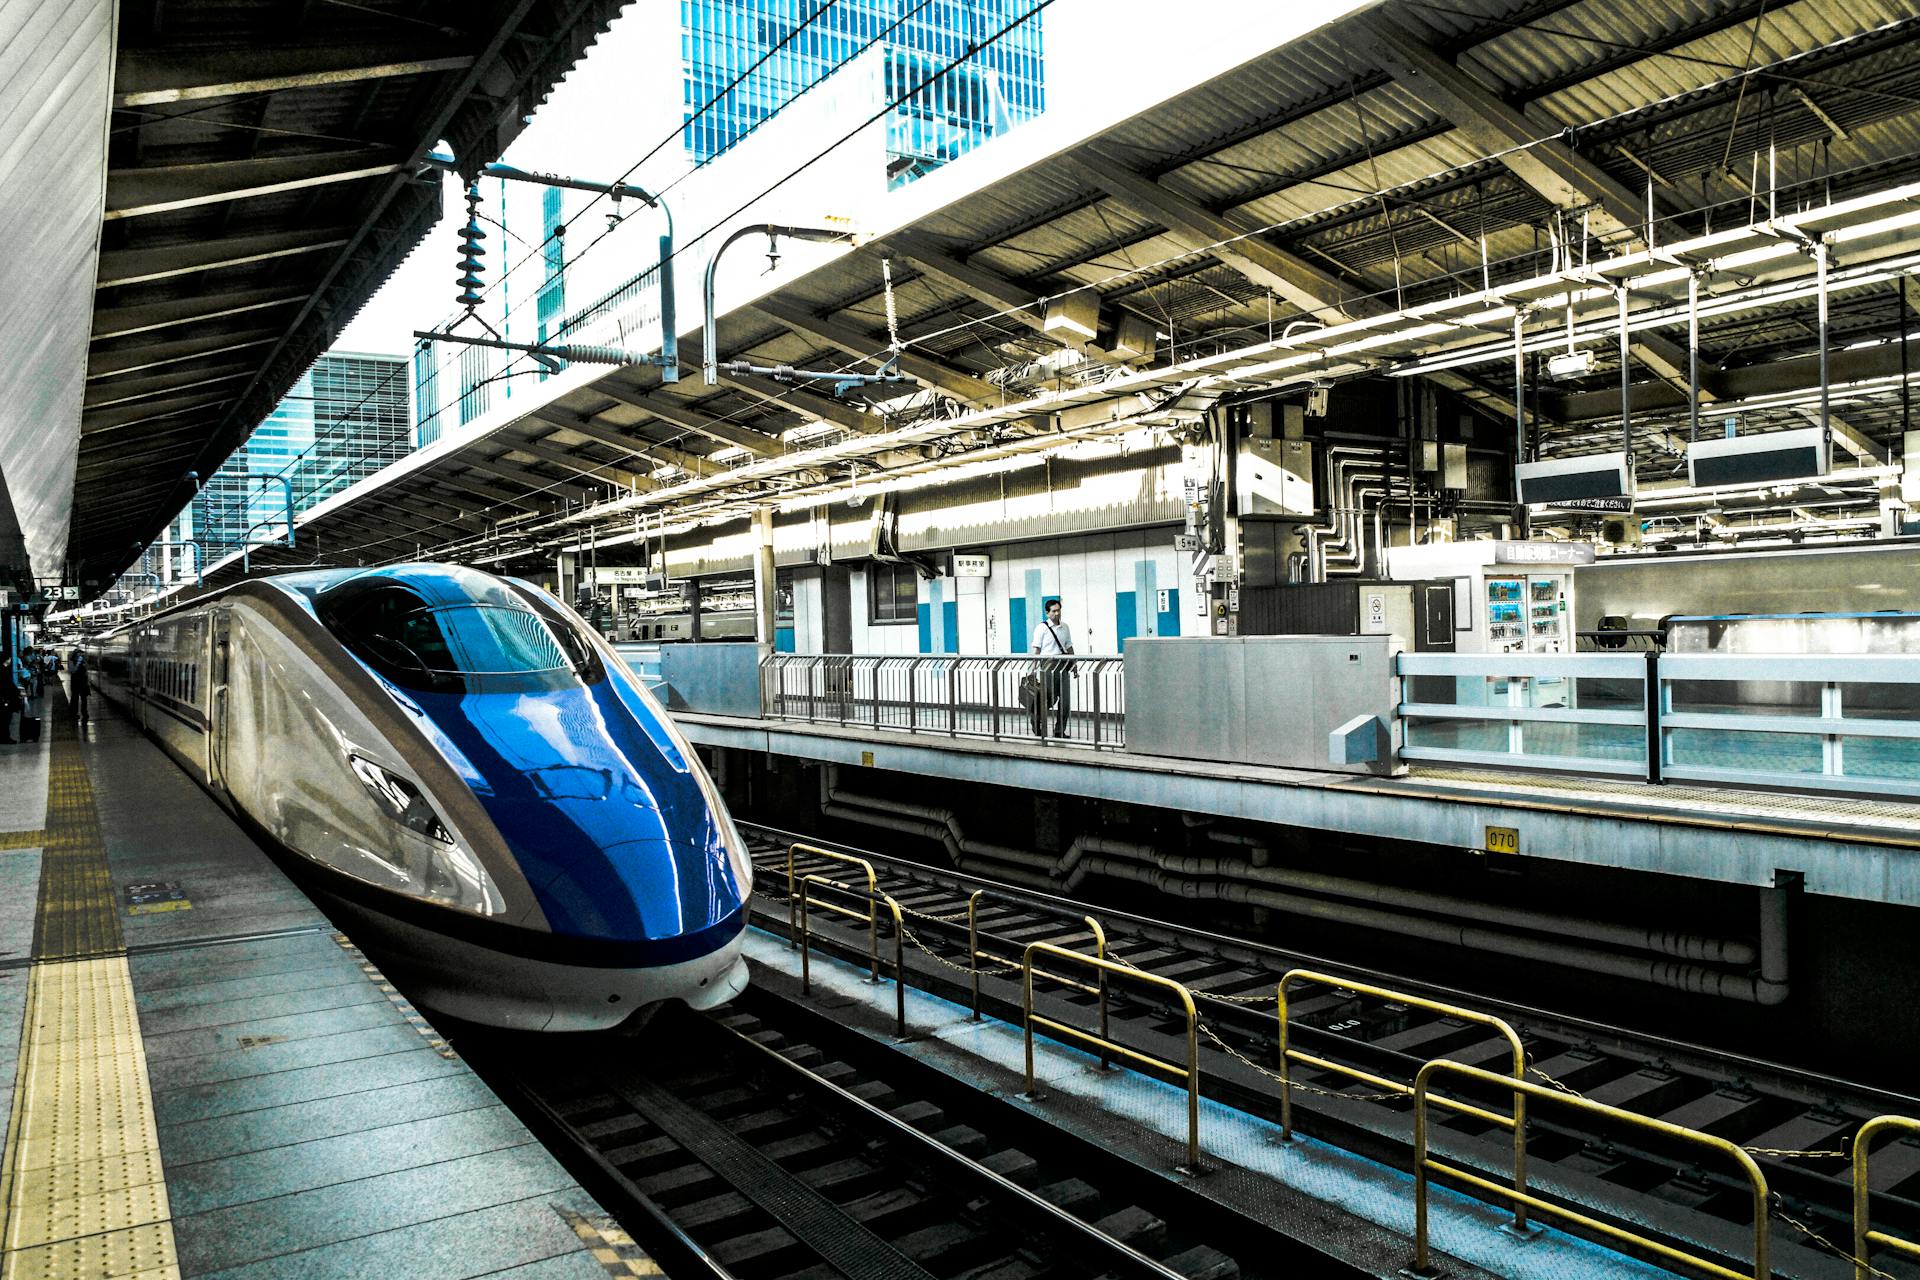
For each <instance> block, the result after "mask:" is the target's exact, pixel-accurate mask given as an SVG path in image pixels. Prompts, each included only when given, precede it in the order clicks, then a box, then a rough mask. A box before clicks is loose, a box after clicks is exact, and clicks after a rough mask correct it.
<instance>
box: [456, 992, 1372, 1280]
mask: <svg viewBox="0 0 1920 1280" xmlns="http://www.w3.org/2000/svg"><path fill="white" fill-rule="evenodd" d="M468 1053H469V1055H470V1057H477V1060H476V1066H477V1067H478V1068H479V1069H481V1070H482V1072H483V1074H487V1075H489V1076H490V1077H491V1078H492V1079H493V1080H494V1082H495V1083H496V1084H497V1085H505V1086H506V1087H507V1091H508V1092H509V1093H510V1095H511V1096H515V1097H516V1098H517V1100H518V1101H519V1103H520V1104H521V1106H522V1107H523V1109H526V1110H529V1111H531V1112H532V1113H533V1114H534V1115H535V1117H536V1118H537V1119H538V1121H539V1122H540V1124H541V1127H543V1128H544V1129H545V1130H546V1131H547V1136H548V1138H549V1140H550V1145H553V1146H555V1148H556V1149H557V1150H559V1151H560V1152H561V1154H562V1155H563V1157H570V1158H571V1159H572V1161H573V1162H574V1163H575V1164H576V1165H581V1164H584V1165H585V1166H587V1167H588V1172H589V1174H590V1175H591V1176H590V1177H589V1179H588V1180H589V1182H590V1183H594V1184H597V1186H596V1190H598V1191H599V1192H600V1194H601V1195H602V1198H603V1200H604V1201H605V1202H606V1203H607V1204H608V1205H609V1206H610V1207H613V1208H614V1209H615V1212H616V1214H618V1215H619V1216H620V1217H621V1218H622V1220H623V1224H624V1225H626V1227H627V1229H628V1230H629V1231H630V1232H631V1234H632V1235H633V1236H634V1238H635V1240H636V1241H637V1242H638V1243H639V1244H640V1245H641V1246H642V1247H644V1248H645V1249H646V1250H647V1251H648V1252H649V1254H651V1256H652V1257H653V1258H654V1259H655V1260H656V1261H657V1262H658V1263H660V1264H661V1265H662V1266H663V1267H664V1268H665V1270H666V1271H667V1273H668V1274H670V1275H673V1276H675V1277H677V1278H680V1280H684V1278H685V1277H693V1276H708V1277H716V1278H717V1277H726V1276H734V1277H740V1280H763V1278H764V1280H773V1278H775V1277H795V1278H799V1280H829V1278H830V1277H836V1276H847V1277H852V1278H853V1280H869V1278H871V1280H921V1278H928V1277H938V1278H940V1280H948V1278H957V1277H968V1278H970V1280H1042V1278H1045V1280H1054V1278H1058V1280H1071V1278H1073V1277H1114V1278H1116V1280H1123V1278H1127V1280H1130V1278H1135V1277H1140V1278H1147V1280H1173V1278H1175V1277H1185V1278H1187V1280H1235V1278H1236V1277H1249V1278H1251V1277H1261V1276H1278V1275H1281V1274H1284V1273H1287V1272H1289V1271H1292V1272H1293V1273H1294V1274H1304V1273H1303V1272H1298V1271H1294V1268H1297V1267H1298V1266H1299V1265H1300V1258H1301V1256H1302V1254H1303V1252H1304V1251H1303V1250H1301V1249H1300V1248H1299V1247H1298V1246H1296V1245H1293V1244H1292V1243H1291V1242H1289V1241H1287V1240H1285V1239H1284V1238H1283V1237H1280V1236H1278V1235H1273V1234H1270V1233H1267V1232H1265V1231H1263V1230H1261V1229H1259V1228H1257V1227H1254V1226H1252V1225H1251V1224H1247V1223H1244V1222H1239V1221H1233V1220H1229V1218H1228V1216H1227V1215H1224V1214H1223V1213H1222V1212H1221V1211H1220V1210H1218V1209H1217V1208H1216V1207H1213V1206H1209V1205H1207V1204H1205V1203H1204V1202H1203V1201H1201V1200H1200V1198H1199V1197H1197V1196H1195V1195H1193V1193H1192V1192H1190V1191H1189V1190H1187V1189H1186V1188H1183V1187H1182V1186H1180V1185H1179V1184H1178V1183H1177V1182H1169V1181H1166V1180H1164V1179H1160V1178H1157V1177H1153V1176H1151V1175H1143V1174H1142V1172H1141V1171H1140V1170H1139V1169H1137V1168H1135V1167H1134V1166H1131V1165H1129V1164H1127V1163H1126V1162H1125V1161H1122V1160H1119V1159H1117V1158H1114V1157H1111V1156H1106V1155H1104V1153H1101V1152H1100V1151H1099V1150H1098V1149H1097V1148H1095V1147H1093V1146H1091V1145H1090V1144H1087V1143H1084V1142H1080V1141H1076V1140H1074V1139H1073V1138H1072V1137H1071V1136H1070V1135H1064V1134H1060V1133H1057V1132H1054V1131H1052V1130H1050V1129H1049V1128H1048V1126H1046V1125H1045V1124H1044V1123H1043V1122H1040V1121H1038V1120H1036V1119H1035V1117H1034V1116H1032V1115H1031V1114H1029V1113H1027V1112H1025V1111H1022V1110H1020V1109H1018V1108H1015V1107H1012V1106H1010V1105H1009V1104H1007V1103H1005V1102H1003V1101H1001V1100H1000V1099H998V1098H995V1097H992V1096H990V1095H988V1094H984V1093H980V1092H978V1091H975V1090H973V1089H971V1088H969V1087H967V1086H964V1085H961V1084H959V1083H958V1082H956V1081H954V1080H952V1079H950V1078H948V1077H946V1076H944V1075H941V1074H940V1073H939V1072H937V1071H934V1070H933V1069H931V1068H928V1067H926V1066H925V1065H923V1064H920V1063H917V1062H915V1061H913V1060H911V1059H909V1058H907V1057H906V1056H905V1055H902V1054H899V1053H897V1052H894V1051H892V1050H891V1049H890V1048H889V1047H887V1046H885V1045H877V1044H874V1043H873V1042H871V1041H868V1040H866V1039H864V1038H862V1037H860V1036H857V1035H852V1034H849V1033H847V1032H845V1031H844V1029H841V1028H838V1027H836V1026H835V1025H834V1024H833V1023H832V1022H831V1021H830V1020H828V1019H825V1018H823V1017H821V1016H820V1015H819V1014H817V1013H814V1012H812V1011H810V1010H808V1009H806V1008H804V1007H800V1006H795V1005H792V1004H790V1003H787V1002H785V1001H783V1000H781V999H779V998H778V997H776V996H772V995H769V994H767V993H765V992H749V993H748V994H747V995H746V996H743V997H742V998H741V999H740V1000H738V1001H736V1002H735V1003H733V1004H732V1005H729V1006H728V1007H727V1008H726V1009H724V1010H721V1011H718V1012H716V1013H713V1014H694V1013H688V1012H686V1011H684V1010H681V1011H674V1012H669V1013H665V1014H663V1015H662V1016H661V1017H659V1018H658V1019H656V1020H655V1021H654V1022H653V1023H652V1024H650V1025H649V1026H648V1028H647V1029H646V1032H645V1034H644V1036H642V1037H638V1038H633V1037H596V1038H594V1039H593V1040H591V1041H589V1042H588V1044H587V1046H586V1047H585V1048H584V1051H583V1052H579V1053H577V1054H572V1053H570V1054H569V1055H568V1060H567V1061H566V1062H564V1063H555V1062H553V1061H552V1060H551V1054H550V1050H547V1049H545V1048H543V1047H542V1046H541V1045H537V1044H533V1043H530V1042H526V1041H516V1042H510V1043H509V1042H496V1043H495V1044H492V1045H489V1046H485V1047H483V1048H481V1049H480V1050H479V1051H478V1053H477V1055H476V1052H475V1050H473V1049H469V1050H468ZM1223 1243H1227V1244H1230V1246H1231V1247H1232V1248H1233V1249H1234V1253H1229V1252H1226V1251H1225V1250H1224V1249H1223V1248H1222V1247H1217V1246H1218V1245H1221V1244H1223ZM1236 1255H1238V1256H1236ZM1315 1261H1316V1263H1317V1264H1319V1265H1317V1266H1316V1267H1315V1269H1314V1270H1313V1271H1312V1272H1311V1273H1312V1274H1314V1275H1316V1276H1319V1275H1330V1276H1338V1275H1342V1274H1354V1275H1358V1274H1360V1273H1358V1272H1345V1271H1343V1270H1342V1269H1341V1268H1340V1266H1339V1265H1338V1264H1336V1263H1332V1262H1330V1261H1329V1260H1327V1259H1325V1258H1323V1257H1320V1256H1319V1255H1315Z"/></svg>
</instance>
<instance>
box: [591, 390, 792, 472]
mask: <svg viewBox="0 0 1920 1280" xmlns="http://www.w3.org/2000/svg"><path fill="white" fill-rule="evenodd" d="M593 389H594V391H596V392H598V393H599V394H600V395H603V396H607V397H609V398H610V399H614V400H618V401H619V402H620V403H621V404H624V405H629V406H631V407H633V408H635V409H644V410H646V411H647V412H648V413H650V414H652V415H653V416H654V417H656V418H659V419H660V420H661V421H663V422H669V423H672V424H673V425H674V426H676V427H679V428H681V429H682V430H684V431H691V432H693V433H694V434H696V435H703V436H706V437H707V438H708V439H709V440H717V441H719V442H720V443H721V444H731V445H738V446H740V447H741V448H742V449H745V450H746V451H747V452H749V453H751V454H753V455H754V456H755V457H759V458H777V457H779V456H780V455H781V454H782V453H785V452H786V450H785V449H783V448H781V447H780V442H779V441H778V440H775V439H774V438H773V437H772V436H770V435H767V434H766V433H765V432H762V431H755V430H753V429H752V428H751V427H743V426H740V425H739V424H738V423H733V422H723V421H721V420H720V419H718V418H715V417H712V416H711V415H709V414H705V413H701V412H700V411H699V410H697V409H694V408H691V407H689V406H687V405H683V404H678V403H675V402H674V401H672V400H669V399H667V398H666V397H665V396H660V395H655V394H650V393H648V392H644V391H634V390H631V389H629V388H627V387H622V386H618V385H616V384H614V383H612V382H610V381H608V382H598V383H595V384H594V387H593Z"/></svg>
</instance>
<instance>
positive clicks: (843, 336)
mask: <svg viewBox="0 0 1920 1280" xmlns="http://www.w3.org/2000/svg"><path fill="white" fill-rule="evenodd" d="M753 310H755V311H758V312H760V313H762V314H763V315H766V316H768V317H770V318H772V319H774V320H777V321H779V322H780V323H781V324H783V325H785V326H787V328H789V329H791V330H793V332H795V333H798V334H803V335H805V336H806V337H809V338H812V339H813V340H814V341H816V342H822V343H825V344H826V345H827V346H829V347H836V348H838V349H839V350H841V351H843V352H845V353H846V354H847V355H850V356H853V357H854V358H855V359H862V360H879V359H882V358H884V357H885V355H886V353H887V343H886V339H885V338H883V337H880V336H877V335H874V334H871V333H867V332H865V331H863V330H860V329H857V328H855V327H853V326H852V325H847V324H841V323H840V322H839V321H836V320H829V319H827V318H826V317H824V316H818V315H815V314H814V313H813V312H811V311H808V310H806V309H805V308H804V307H797V306H792V305H790V304H788V303H783V302H775V301H772V300H770V299H765V298H763V299H761V300H760V301H759V302H756V303H754V304H753ZM899 368H900V372H902V373H904V374H906V375H907V376H908V377H909V378H912V379H913V380H914V381H915V382H918V383H920V384H921V385H922V386H924V387H927V388H929V389H931V390H934V391H938V392H940V393H942V394H943V395H949V396H952V397H953V398H954V399H956V400H958V401H960V402H961V403H962V404H965V405H968V406H970V407H972V408H976V409H984V408H987V407H989V406H991V405H996V404H999V403H1000V401H1001V399H1002V397H1001V393H1000V388H998V387H996V386H994V385H993V384H992V383H991V382H987V381H985V380H983V379H981V378H976V377H974V376H973V375H972V374H970V373H963V372H961V371H960V370H958V369H955V368H953V367H952V366H951V365H945V364H942V363H940V362H939V361H938V360H932V359H929V358H928V357H926V356H923V355H920V354H918V353H917V352H913V351H902V352H901V353H900V356H899Z"/></svg>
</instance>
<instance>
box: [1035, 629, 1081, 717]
mask: <svg viewBox="0 0 1920 1280" xmlns="http://www.w3.org/2000/svg"><path fill="white" fill-rule="evenodd" d="M1046 608H1047V613H1046V617H1045V619H1044V620H1043V621H1042V622H1041V623H1040V624H1039V625H1038V626H1036V627H1035V628H1034V629H1033V652H1034V653H1036V654H1038V655H1039V656H1040V657H1042V658H1062V657H1065V656H1067V655H1069V654H1071V653H1072V652H1073V628H1072V627H1069V626H1068V625H1067V624H1066V623H1064V622H1062V621H1060V599H1059V597H1058V596H1056V597H1054V598H1053V599H1051V600H1049V601H1047V606H1046ZM1039 665H1040V696H1039V697H1037V698H1035V699H1034V700H1033V735H1034V737H1036V738H1045V737H1046V736H1047V707H1048V706H1049V705H1051V706H1052V707H1053V736H1054V737H1056V738H1064V737H1066V736H1067V712H1068V710H1069V709H1070V706H1071V704H1072V701H1073V699H1072V694H1073V664H1072V663H1070V662H1042V663H1040V664H1039Z"/></svg>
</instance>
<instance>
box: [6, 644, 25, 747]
mask: <svg viewBox="0 0 1920 1280" xmlns="http://www.w3.org/2000/svg"><path fill="white" fill-rule="evenodd" d="M26 710H27V703H26V699H24V698H22V697H21V696H20V686H19V685H18V684H16V683H14V679H13V661H12V660H11V659H9V660H7V661H6V662H0V746H9V747H10V746H12V745H13V744H14V743H16V742H18V741H19V739H18V738H16V737H14V736H13V717H14V714H15V713H16V712H17V713H19V714H21V715H24V714H26Z"/></svg>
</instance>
